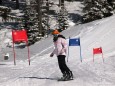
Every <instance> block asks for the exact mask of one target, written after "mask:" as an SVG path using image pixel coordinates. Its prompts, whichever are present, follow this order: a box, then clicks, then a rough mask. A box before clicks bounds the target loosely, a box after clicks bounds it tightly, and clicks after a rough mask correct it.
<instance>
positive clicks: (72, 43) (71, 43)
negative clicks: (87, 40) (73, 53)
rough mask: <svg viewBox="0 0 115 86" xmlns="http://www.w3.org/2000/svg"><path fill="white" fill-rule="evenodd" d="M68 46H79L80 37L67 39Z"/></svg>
mask: <svg viewBox="0 0 115 86" xmlns="http://www.w3.org/2000/svg"><path fill="white" fill-rule="evenodd" d="M69 46H80V38H74V39H69Z"/></svg>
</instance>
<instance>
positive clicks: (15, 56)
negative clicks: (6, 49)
mask: <svg viewBox="0 0 115 86" xmlns="http://www.w3.org/2000/svg"><path fill="white" fill-rule="evenodd" d="M13 53H14V65H16V53H15V50H14V42H13Z"/></svg>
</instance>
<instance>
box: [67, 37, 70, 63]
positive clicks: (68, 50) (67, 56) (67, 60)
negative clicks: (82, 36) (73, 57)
mask: <svg viewBox="0 0 115 86" xmlns="http://www.w3.org/2000/svg"><path fill="white" fill-rule="evenodd" d="M69 40H70V37H69ZM68 58H69V43H68V55H67V62H68Z"/></svg>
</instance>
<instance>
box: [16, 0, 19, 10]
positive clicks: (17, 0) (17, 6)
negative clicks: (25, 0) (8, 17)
mask: <svg viewBox="0 0 115 86" xmlns="http://www.w3.org/2000/svg"><path fill="white" fill-rule="evenodd" d="M16 9H19V0H16Z"/></svg>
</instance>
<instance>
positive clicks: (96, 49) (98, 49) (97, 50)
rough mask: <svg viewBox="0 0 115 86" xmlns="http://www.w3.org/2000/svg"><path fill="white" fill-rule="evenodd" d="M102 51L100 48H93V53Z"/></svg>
mask: <svg viewBox="0 0 115 86" xmlns="http://www.w3.org/2000/svg"><path fill="white" fill-rule="evenodd" d="M100 53H102V48H101V47H100V48H93V54H100Z"/></svg>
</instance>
